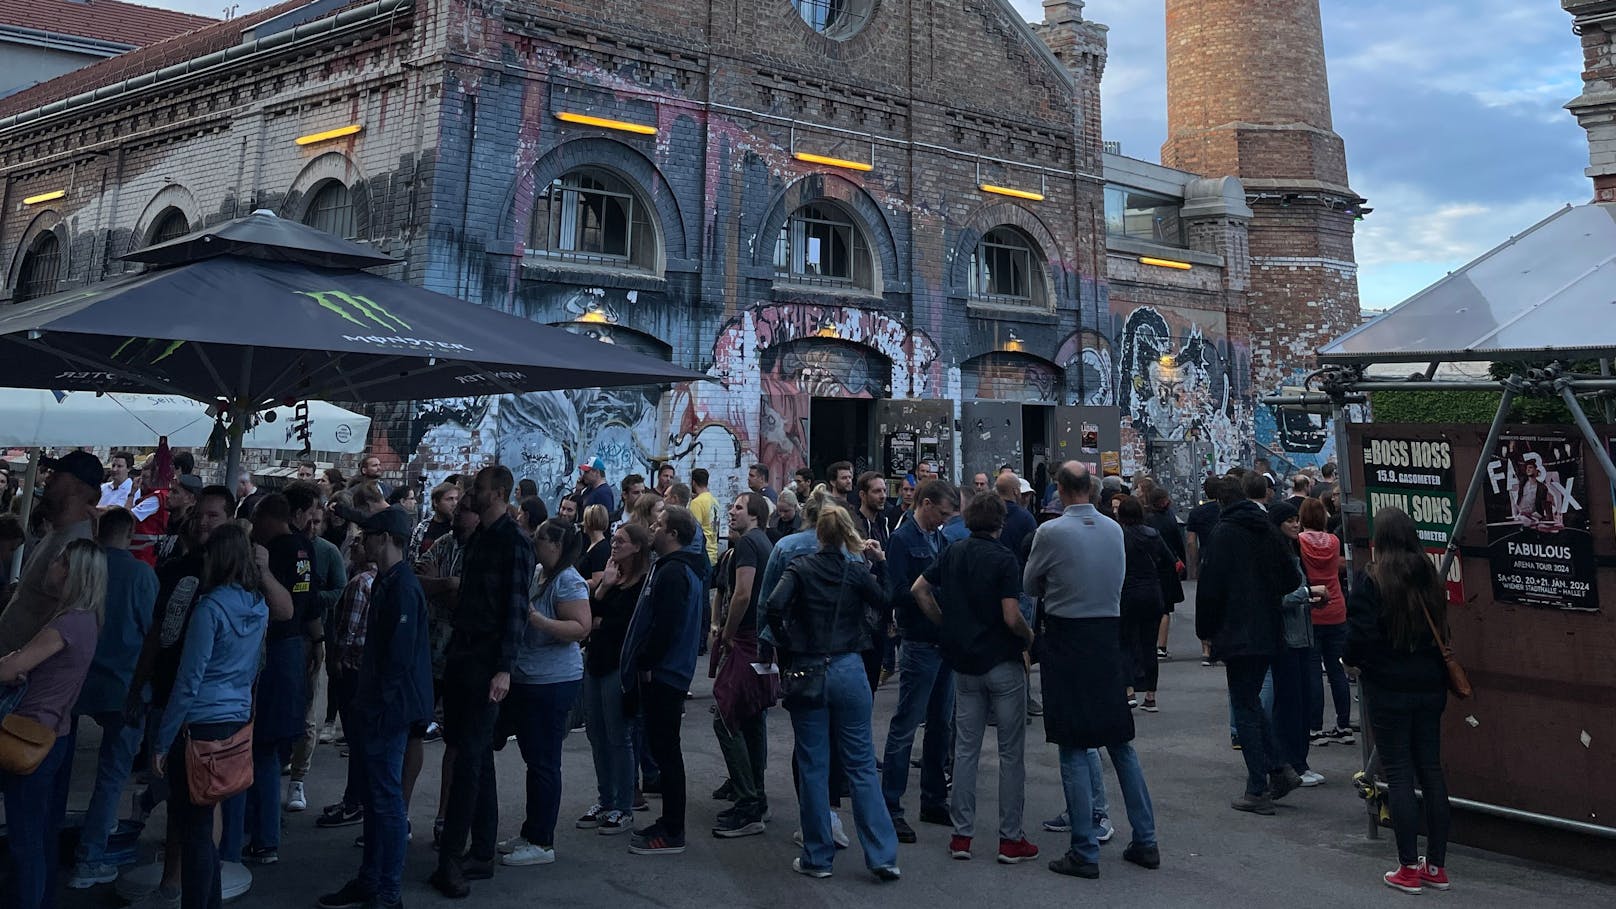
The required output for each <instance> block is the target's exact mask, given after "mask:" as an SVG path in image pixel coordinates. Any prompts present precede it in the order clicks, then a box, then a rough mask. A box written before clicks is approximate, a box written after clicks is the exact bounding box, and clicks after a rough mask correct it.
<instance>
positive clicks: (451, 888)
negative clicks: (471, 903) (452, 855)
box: [426, 861, 471, 900]
mask: <svg viewBox="0 0 1616 909" xmlns="http://www.w3.org/2000/svg"><path fill="white" fill-rule="evenodd" d="M426 882H427V883H428V884H431V885H432V886H433V887H434V888H435V889H436V890H437V891H438V892H439V893H441V894H443V895H444V896H446V897H448V898H449V899H452V900H463V899H465V898H466V897H468V896H470V895H471V885H470V884H468V883H466V876H465V875H464V874H461V873H460V863H459V862H453V861H451V862H448V863H445V864H442V865H439V866H438V870H436V871H434V872H432V876H431V877H429V878H427V879H426Z"/></svg>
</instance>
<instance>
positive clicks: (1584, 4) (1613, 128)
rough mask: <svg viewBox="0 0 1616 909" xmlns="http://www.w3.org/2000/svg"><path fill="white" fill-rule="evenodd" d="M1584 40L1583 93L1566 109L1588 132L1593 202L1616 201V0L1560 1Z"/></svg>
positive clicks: (1589, 172)
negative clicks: (1573, 19) (1573, 18)
mask: <svg viewBox="0 0 1616 909" xmlns="http://www.w3.org/2000/svg"><path fill="white" fill-rule="evenodd" d="M1560 2H1561V5H1562V6H1564V7H1565V10H1566V12H1568V13H1570V14H1571V15H1572V16H1573V17H1575V25H1574V28H1575V29H1576V31H1577V34H1578V35H1580V36H1581V37H1582V58H1583V69H1582V82H1583V91H1582V94H1581V95H1578V96H1577V97H1576V98H1575V99H1573V100H1572V101H1571V102H1570V103H1569V104H1567V105H1566V108H1567V109H1568V110H1570V111H1571V112H1572V113H1573V114H1575V115H1576V117H1577V122H1578V123H1581V124H1582V128H1583V129H1585V130H1587V131H1588V169H1587V170H1586V171H1585V173H1586V174H1587V175H1588V176H1589V177H1592V178H1593V181H1594V201H1596V202H1616V0H1560Z"/></svg>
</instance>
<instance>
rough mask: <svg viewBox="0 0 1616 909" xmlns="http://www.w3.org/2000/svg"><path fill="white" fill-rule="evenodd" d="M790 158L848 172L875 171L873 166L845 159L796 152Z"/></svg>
mask: <svg viewBox="0 0 1616 909" xmlns="http://www.w3.org/2000/svg"><path fill="white" fill-rule="evenodd" d="M791 157H793V158H796V159H797V160H798V161H806V162H808V163H809V164H825V165H828V166H830V167H845V168H847V169H848V170H875V165H874V164H865V163H864V162H863V161H849V160H847V159H846V158H831V157H828V156H826V155H813V154H809V153H808V152H796V153H794V154H793V155H792V156H791Z"/></svg>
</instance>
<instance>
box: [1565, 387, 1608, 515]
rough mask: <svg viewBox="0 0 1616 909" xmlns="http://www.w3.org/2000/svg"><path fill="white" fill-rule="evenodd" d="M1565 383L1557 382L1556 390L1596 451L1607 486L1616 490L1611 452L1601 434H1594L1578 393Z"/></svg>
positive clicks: (1590, 445)
mask: <svg viewBox="0 0 1616 909" xmlns="http://www.w3.org/2000/svg"><path fill="white" fill-rule="evenodd" d="M1564 382H1565V380H1564V379H1561V380H1559V381H1556V382H1555V383H1554V385H1555V388H1557V389H1559V391H1560V397H1561V398H1562V399H1563V400H1564V401H1565V403H1566V407H1567V408H1569V409H1570V410H1571V419H1573V420H1575V421H1577V428H1578V429H1580V430H1582V436H1583V438H1585V439H1587V440H1588V446H1589V447H1590V448H1592V449H1593V450H1594V460H1596V461H1598V462H1599V469H1600V470H1603V471H1604V472H1605V484H1606V485H1607V486H1609V487H1611V488H1612V489H1616V466H1613V465H1612V464H1611V461H1610V452H1609V451H1608V450H1606V448H1605V443H1604V442H1603V441H1601V440H1600V438H1599V434H1598V433H1596V432H1594V428H1593V425H1592V424H1590V423H1589V422H1588V415H1587V414H1585V413H1583V412H1582V403H1581V402H1580V401H1578V400H1577V394H1576V392H1574V391H1572V390H1571V387H1570V386H1569V385H1566V384H1564Z"/></svg>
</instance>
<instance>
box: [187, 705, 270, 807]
mask: <svg viewBox="0 0 1616 909" xmlns="http://www.w3.org/2000/svg"><path fill="white" fill-rule="evenodd" d="M252 740H253V724H252V720H250V719H249V720H248V721H247V722H246V724H245V725H243V726H242V727H241V728H240V729H238V730H236V732H235V734H234V735H232V736H230V737H229V738H226V739H220V740H218V741H211V742H210V741H205V740H203V739H195V738H192V737H191V732H190V730H189V729H187V730H186V731H185V782H186V785H187V786H188V787H190V791H191V804H193V805H217V804H219V803H220V802H222V801H224V800H225V799H227V798H229V797H231V796H233V795H235V794H236V793H238V792H246V791H247V789H248V788H249V787H251V786H252V783H253V756H252Z"/></svg>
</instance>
